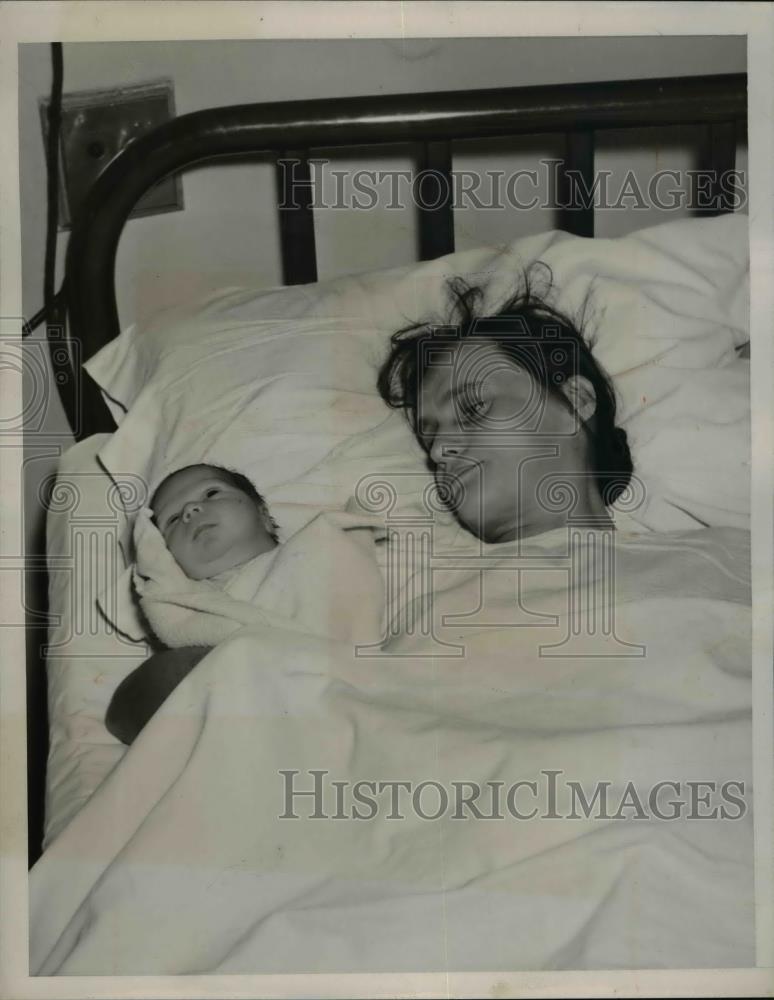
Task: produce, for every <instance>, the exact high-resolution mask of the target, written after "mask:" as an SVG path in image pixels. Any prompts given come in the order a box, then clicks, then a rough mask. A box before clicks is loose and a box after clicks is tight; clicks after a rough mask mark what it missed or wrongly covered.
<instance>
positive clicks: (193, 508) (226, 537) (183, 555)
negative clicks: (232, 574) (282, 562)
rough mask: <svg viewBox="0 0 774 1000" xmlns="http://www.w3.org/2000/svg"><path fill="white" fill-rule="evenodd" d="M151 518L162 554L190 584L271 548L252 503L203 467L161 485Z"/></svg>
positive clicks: (264, 521)
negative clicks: (170, 557)
mask: <svg viewBox="0 0 774 1000" xmlns="http://www.w3.org/2000/svg"><path fill="white" fill-rule="evenodd" d="M153 514H154V519H155V521H156V525H157V526H158V529H159V531H160V532H161V534H162V535H163V536H164V541H165V542H166V543H167V548H168V549H169V551H170V552H171V553H172V555H173V556H174V557H175V559H176V560H177V562H178V565H179V566H180V568H181V569H182V570H183V572H184V573H185V574H186V576H189V577H190V578H191V579H192V580H204V579H207V578H208V577H212V576H216V575H217V574H218V573H222V572H224V570H227V569H233V568H234V567H235V566H241V565H242V563H245V562H248V561H249V560H250V559H253V558H255V556H259V555H261V554H262V553H263V552H268V551H269V550H270V549H273V548H274V546H275V545H276V544H277V543H276V542H275V541H274V539H273V538H272V537H271V534H270V528H269V525H268V524H267V518H266V517H265V516H264V515H263V514H262V513H261V511H260V510H259V509H258V505H257V504H256V502H255V500H254V499H253V498H252V497H250V496H248V494H246V493H243V492H242V491H241V490H239V489H237V488H236V487H235V486H233V485H232V484H231V483H230V482H229V480H228V479H227V478H226V477H225V476H224V475H223V474H222V473H220V472H218V470H216V469H212V468H209V467H208V466H206V465H197V466H194V467H192V468H190V469H183V470H182V471H181V472H177V473H175V474H173V475H172V476H170V477H169V478H168V479H166V480H165V481H164V482H163V483H162V485H161V486H160V487H159V489H158V491H157V493H156V495H155V497H154V498H153Z"/></svg>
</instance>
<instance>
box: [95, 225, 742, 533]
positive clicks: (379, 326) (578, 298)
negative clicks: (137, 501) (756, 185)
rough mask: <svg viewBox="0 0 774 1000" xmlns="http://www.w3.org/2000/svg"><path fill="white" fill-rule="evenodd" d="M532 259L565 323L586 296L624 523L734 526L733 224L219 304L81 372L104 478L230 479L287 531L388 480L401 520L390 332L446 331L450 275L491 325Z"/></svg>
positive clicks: (136, 337)
mask: <svg viewBox="0 0 774 1000" xmlns="http://www.w3.org/2000/svg"><path fill="white" fill-rule="evenodd" d="M536 260H541V261H543V262H545V263H547V264H548V265H549V266H550V267H551V269H552V271H553V276H554V292H553V295H552V301H553V302H554V304H556V305H557V306H558V307H559V308H560V309H563V310H564V311H566V312H569V313H570V314H577V313H578V312H579V310H580V309H581V307H582V306H583V303H584V300H585V299H586V297H587V295H588V294H589V292H590V293H591V294H590V299H589V308H588V309H587V311H586V319H587V322H586V329H587V332H589V333H591V334H592V336H593V338H594V342H595V346H594V353H595V356H596V357H597V359H598V360H599V361H600V363H601V364H602V365H603V366H604V367H605V368H606V370H607V371H608V372H609V373H610V374H611V375H612V376H613V380H614V383H615V386H616V389H617V391H618V394H619V397H620V401H621V409H620V423H621V424H622V426H623V427H624V428H625V429H626V430H627V432H628V433H629V436H630V442H631V444H632V450H633V455H634V461H635V470H636V473H637V475H638V477H639V479H640V480H641V481H642V482H643V483H644V485H645V490H646V495H645V501H644V504H643V505H642V506H641V507H640V508H639V510H633V511H632V514H633V516H634V517H635V518H639V519H640V520H641V521H642V523H644V524H646V525H647V526H648V527H650V528H654V529H663V530H670V529H673V528H684V527H690V526H695V527H698V526H700V525H701V524H703V523H710V524H726V525H727V524H731V525H735V526H740V525H741V526H744V525H746V524H747V523H748V517H749V515H748V509H749V452H750V443H749V392H748V387H747V381H746V375H745V373H746V369H743V368H742V367H740V364H739V363H735V362H737V356H736V350H735V349H736V348H738V347H739V346H741V345H742V344H744V343H745V342H746V341H747V339H748V313H747V273H748V237H747V218H746V216H742V215H725V216H720V217H717V218H714V219H691V220H680V221H676V222H672V223H667V224H665V225H661V226H658V227H655V228H652V229H647V230H642V231H640V232H637V233H634V234H632V235H629V236H626V237H623V238H619V239H595V240H587V239H582V238H580V237H573V236H570V235H568V234H566V233H559V232H549V233H544V234H541V235H539V236H532V237H528V238H526V239H522V240H517V241H515V242H513V243H512V244H510V245H508V246H506V247H501V248H483V249H480V250H472V251H467V252H464V253H458V254H452V255H450V256H447V257H444V258H441V259H439V260H436V261H431V262H426V263H420V264H413V265H410V266H407V267H401V268H395V269H391V270H388V271H378V272H371V273H367V274H363V275H359V276H348V277H345V278H340V279H336V280H334V281H328V282H323V283H319V284H316V285H306V286H296V287H290V288H282V289H271V290H269V291H265V290H264V291H255V290H251V289H227V290H225V291H224V292H221V293H219V294H217V295H214V296H211V297H209V298H208V299H207V300H205V301H204V302H200V303H196V304H195V305H189V306H185V307H182V308H179V309H176V310H173V311H170V312H168V313H166V314H164V315H162V316H161V317H159V318H158V319H157V320H155V321H154V322H153V323H151V324H150V325H149V326H148V327H146V328H145V329H143V330H138V329H136V328H130V329H128V330H126V331H125V332H124V333H123V334H122V335H121V336H120V337H119V338H117V339H116V340H115V341H114V342H112V343H111V344H109V345H107V346H106V347H105V348H104V349H103V350H102V351H100V352H99V353H98V354H97V355H96V356H95V357H94V358H93V359H91V360H90V361H89V362H88V363H87V365H86V367H87V369H88V371H89V373H90V374H91V376H92V377H93V378H94V379H95V380H96V381H97V382H98V384H99V385H100V386H101V387H102V389H103V391H104V392H105V394H106V396H107V397H109V404H110V405H111V408H112V410H113V412H114V414H115V415H116V418H117V419H118V420H119V421H120V425H119V429H118V431H117V432H116V433H115V434H114V435H113V436H112V437H111V438H110V440H109V441H108V442H107V443H106V444H105V445H104V446H103V447H102V449H101V450H100V453H99V458H100V461H101V462H102V463H103V464H104V466H105V467H106V468H107V469H108V470H109V472H110V473H111V475H112V476H113V477H114V478H115V479H116V480H120V479H121V478H122V477H124V476H125V475H130V476H132V477H136V476H141V477H143V478H145V479H146V480H147V481H148V485H149V488H150V489H151V490H152V489H153V488H154V487H155V486H156V485H157V484H158V483H159V482H160V481H161V479H163V478H164V476H165V475H166V474H168V473H169V472H170V471H172V470H173V469H175V468H177V467H180V466H182V465H186V464H189V463H196V462H203V461H208V462H213V463H217V464H223V465H228V466H231V467H233V468H236V469H238V470H240V471H242V472H244V473H245V474H247V475H248V476H250V477H251V478H252V479H253V480H254V481H255V483H256V485H257V487H258V489H259V490H261V491H262V492H264V493H265V495H266V497H267V499H268V500H269V502H270V504H272V506H273V507H274V508H275V513H276V515H277V517H278V519H279V520H280V524H281V526H282V527H284V528H285V529H286V530H287V531H288V532H289V531H292V530H295V529H296V528H298V527H299V526H300V524H301V523H303V522H304V521H306V520H308V519H309V517H310V516H312V515H313V513H314V512H316V511H317V510H319V509H321V508H324V507H338V506H341V505H343V504H344V503H345V502H346V500H347V498H348V497H349V496H350V495H351V494H352V493H353V492H354V490H355V487H356V484H357V483H358V482H359V481H361V480H363V478H364V477H371V478H373V477H374V476H375V475H376V476H378V475H379V474H385V475H387V476H390V477H392V478H391V482H392V483H393V484H394V485H395V486H396V488H397V493H398V501H397V502H398V504H399V505H400V504H402V503H404V502H406V503H415V502H417V499H418V498H419V497H420V496H421V492H422V490H421V487H420V486H419V485H418V484H417V482H416V477H417V476H425V477H426V476H427V473H426V469H425V466H424V459H423V456H422V454H421V452H420V450H419V448H418V447H417V446H416V444H415V443H414V442H413V439H412V437H411V435H410V433H409V431H408V429H407V427H406V426H405V423H404V421H403V418H402V415H401V414H399V413H392V414H390V413H389V411H387V410H386V409H385V407H384V405H383V403H382V402H381V400H380V398H379V396H378V394H377V392H376V387H375V380H376V373H377V370H378V366H379V363H380V362H381V361H382V360H383V358H384V357H385V355H386V352H387V346H388V340H389V335H390V333H392V332H393V331H394V330H396V329H398V328H399V327H401V326H403V325H406V324H407V323H408V322H411V321H416V320H423V319H427V318H429V317H430V316H432V315H433V314H438V313H439V312H440V314H441V315H445V314H446V311H447V305H448V300H447V298H446V292H445V279H446V278H448V277H452V276H455V275H462V276H465V277H467V278H468V279H470V280H472V281H475V282H478V283H484V282H486V283H487V284H488V294H487V296H486V303H485V305H486V306H487V307H489V308H491V307H493V306H495V305H497V304H498V303H499V302H500V301H502V300H503V299H504V298H505V297H506V296H507V295H508V294H509V293H511V292H512V291H513V290H514V289H515V287H516V285H517V284H518V282H519V279H520V276H521V274H522V272H523V269H524V268H525V267H527V266H528V265H529V264H530V263H532V262H533V261H536ZM707 372H714V375H713V376H712V377H711V378H710V377H709V376H707V375H705V376H703V377H698V373H707ZM719 400H720V401H722V403H721V404H720V405H722V407H723V408H724V409H723V415H720V414H719V403H718V401H719ZM409 479H411V480H412V482H411V484H410V485H409ZM425 482H426V480H425ZM278 505H281V507H278Z"/></svg>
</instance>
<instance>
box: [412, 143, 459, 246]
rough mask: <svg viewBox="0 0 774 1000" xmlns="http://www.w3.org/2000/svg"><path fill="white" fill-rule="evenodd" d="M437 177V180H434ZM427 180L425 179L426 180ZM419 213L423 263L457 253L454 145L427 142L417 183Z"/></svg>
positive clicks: (423, 147)
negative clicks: (455, 236) (453, 181)
mask: <svg viewBox="0 0 774 1000" xmlns="http://www.w3.org/2000/svg"><path fill="white" fill-rule="evenodd" d="M431 174H434V175H435V177H432V179H431V176H430V175H431ZM423 178H425V179H423ZM415 180H416V181H417V182H418V184H417V189H415V200H416V202H417V208H418V211H419V259H420V260H435V258H436V257H443V256H444V254H447V253H454V215H453V212H452V206H453V201H454V191H453V188H452V154H451V143H450V142H446V141H444V142H425V143H423V144H422V153H421V156H420V162H419V173H418V175H417V177H416V179H415Z"/></svg>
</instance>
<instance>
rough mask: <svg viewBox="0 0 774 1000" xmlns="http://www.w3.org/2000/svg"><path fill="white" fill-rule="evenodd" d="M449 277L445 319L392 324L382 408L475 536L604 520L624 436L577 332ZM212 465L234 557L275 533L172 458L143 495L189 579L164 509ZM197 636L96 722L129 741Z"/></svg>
mask: <svg viewBox="0 0 774 1000" xmlns="http://www.w3.org/2000/svg"><path fill="white" fill-rule="evenodd" d="M450 289H451V292H452V294H453V297H454V307H455V308H454V311H453V315H452V317H451V318H450V321H449V322H448V323H447V324H445V325H444V326H441V327H436V328H434V327H433V326H432V325H429V324H417V325H415V326H411V327H408V328H406V329H403V330H400V331H398V332H397V333H396V334H394V336H393V338H392V350H391V352H390V354H389V357H388V358H387V360H386V361H385V363H384V365H383V366H382V369H381V371H380V374H379V379H378V387H379V391H380V393H381V395H382V398H383V399H384V400H385V402H386V403H387V404H388V405H389V406H391V407H405V409H406V411H407V413H408V415H409V419H410V421H411V424H412V427H413V429H414V432H415V434H416V436H417V438H418V440H419V442H420V444H421V445H422V447H423V448H424V449H425V451H426V453H427V455H428V460H429V463H430V465H431V467H432V469H433V471H434V474H435V476H436V480H437V481H438V483H439V486H440V487H441V489H442V490H444V491H446V493H447V495H448V497H449V505H450V507H451V508H452V509H453V511H454V513H455V514H456V516H457V518H458V519H459V521H460V522H461V523H462V525H463V526H464V527H465V528H467V529H468V530H469V531H470V532H471V533H472V534H473V535H475V536H477V537H478V538H480V539H482V540H483V541H485V542H488V543H497V542H507V541H511V540H513V539H515V538H522V537H527V536H530V535H537V534H541V533H543V532H547V531H551V530H553V529H555V528H558V527H563V526H564V525H565V524H566V523H567V521H568V519H569V518H572V519H573V520H576V521H577V520H582V521H583V524H584V526H585V527H587V528H588V527H591V526H598V527H600V528H610V527H612V522H611V519H610V516H609V514H608V513H607V509H606V508H607V505H608V504H610V503H612V502H613V500H615V499H616V497H617V496H619V494H620V493H621V491H622V490H623V489H624V488H625V487H626V485H627V483H628V482H629V478H630V476H631V472H632V462H631V456H630V454H629V448H628V446H627V443H626V434H625V432H624V431H622V430H621V429H620V428H617V427H616V426H615V413H616V402H615V396H614V393H613V389H612V386H611V384H610V382H609V380H608V378H607V376H606V375H605V374H604V373H603V371H602V370H601V368H600V367H599V365H598V364H597V362H596V361H595V359H594V357H593V355H592V353H591V350H590V347H589V346H588V344H587V343H586V341H585V340H584V338H583V336H582V334H581V332H580V331H579V330H578V329H577V328H576V326H575V325H574V324H573V323H572V322H571V321H570V320H569V319H568V318H566V317H565V316H562V315H561V314H560V313H558V312H556V311H555V310H553V309H552V308H550V307H549V306H548V305H546V303H545V302H543V301H542V300H541V299H540V298H538V297H537V296H535V295H533V293H532V291H531V288H530V285H529V280H528V279H525V283H524V290H523V291H522V292H520V293H519V294H517V295H515V296H514V297H513V298H511V299H509V300H508V302H506V303H505V304H504V305H503V306H502V308H501V309H500V310H498V312H497V313H496V314H494V315H491V316H485V317H478V316H477V315H476V306H477V303H478V302H479V300H480V299H481V297H482V295H483V292H482V290H481V289H479V288H476V287H471V286H468V285H467V284H465V283H464V282H462V281H461V280H457V281H454V282H452V283H451V285H450ZM203 476H204V478H202V477H203ZM213 476H215V477H216V478H217V477H218V476H219V477H220V479H221V480H223V482H222V483H220V485H221V486H222V488H223V489H224V490H226V491H228V492H229V493H230V494H234V495H235V497H236V500H242V501H243V502H244V505H245V509H247V510H253V517H252V519H251V520H250V519H248V521H247V522H246V524H245V528H244V531H243V533H242V535H240V536H239V538H240V539H241V541H240V543H239V545H238V546H237V548H238V549H240V554H238V558H237V561H238V562H239V561H240V559H241V561H244V559H245V558H247V557H248V556H250V555H255V554H256V553H257V554H260V553H261V552H263V551H264V550H265V548H266V547H268V548H271V546H272V545H274V544H276V532H275V533H273V534H271V535H267V534H266V531H265V530H264V528H263V520H265V518H266V517H267V516H268V513H267V511H266V510H265V505H264V504H263V501H262V499H261V498H260V497H258V496H257V494H256V495H255V496H252V495H251V494H250V489H249V488H246V487H244V484H242V489H241V491H240V489H239V488H238V487H239V485H240V484H239V483H236V484H235V483H234V482H231V481H230V478H229V477H233V473H226V472H225V470H213V469H212V468H210V467H208V466H193V467H190V468H187V469H183V470H179V471H178V472H177V473H175V474H174V475H173V476H170V477H168V479H167V480H166V481H165V482H164V483H163V484H162V486H161V487H159V489H158V490H157V491H156V494H155V496H154V501H153V503H152V506H153V508H154V512H155V514H156V515H157V517H158V518H159V526H160V528H161V530H162V532H163V533H164V538H165V540H166V543H167V546H168V547H169V549H170V551H171V553H172V555H173V556H174V557H175V559H176V560H177V563H178V564H179V565H180V566H181V568H182V570H183V571H184V572H185V573H186V574H187V575H188V576H189V577H191V578H192V579H194V580H196V579H200V578H201V577H202V575H204V576H207V575H208V574H207V573H205V572H203V571H200V570H199V567H198V566H194V567H193V568H192V567H191V566H189V565H188V563H187V562H186V559H185V558H183V555H184V553H182V552H181V551H180V546H181V544H182V543H181V541H180V540H179V539H177V540H176V536H175V535H174V532H175V531H177V530H178V526H177V525H176V526H175V527H172V526H171V525H170V524H168V521H169V518H170V516H171V515H170V511H171V512H172V515H174V516H177V517H178V520H179V521H180V522H181V523H182V520H183V519H191V518H194V519H195V518H196V517H197V516H198V514H197V513H191V512H192V511H193V510H194V509H195V510H196V511H198V510H199V507H200V506H201V504H206V503H208V502H210V501H209V500H207V499H205V498H204V497H203V496H202V497H200V496H199V492H196V491H197V490H198V491H201V489H202V488H203V486H202V484H203V485H204V487H206V486H209V485H212V484H211V483H210V480H211V479H213ZM224 476H225V479H224ZM208 477H209V478H208ZM189 480H190V482H189ZM200 480H201V482H200ZM213 481H214V480H213ZM557 488H560V489H563V490H570V491H571V495H572V497H573V503H572V504H571V505H569V506H568V505H566V504H564V505H562V507H561V509H557V506H556V504H552V503H550V502H548V500H549V498H550V496H551V495H552V494H555V492H556V489H557ZM192 490H193V491H194V492H193V493H191V491H192ZM194 493H195V495H194ZM253 493H254V489H253ZM189 494H191V495H190V496H189ZM213 502H214V501H213ZM220 506H223V504H222V503H221V504H220ZM178 508H180V509H178ZM239 509H240V510H241V509H242V508H241V507H240V508H239ZM205 520H206V518H205ZM240 524H241V522H240ZM180 530H181V531H182V528H181V529H180ZM256 532H257V535H256V537H257V542H255V540H254V539H253V534H255V533H256ZM243 536H244V537H243ZM199 544H202V542H201V540H200V541H199ZM251 545H252V546H253V548H255V546H256V545H257V546H258V547H257V548H256V549H255V552H253V548H250V546H251ZM240 547H241V548H240ZM232 548H233V546H232ZM248 549H249V551H248ZM242 550H244V551H242ZM229 551H231V550H229ZM221 561H222V560H221ZM232 562H233V560H232ZM229 565H230V564H229ZM216 568H217V567H216ZM219 568H220V569H222V568H223V567H222V566H220V564H219ZM209 575H210V576H211V575H212V574H209ZM209 648H210V647H208V646H205V645H185V646H180V647H178V648H174V649H169V650H166V651H162V652H160V653H156V654H154V656H152V657H151V658H150V659H149V660H147V661H146V662H145V663H143V664H142V665H141V666H140V667H138V668H137V670H135V671H133V673H131V674H130V675H129V676H128V677H127V678H126V679H125V680H124V681H123V683H122V684H121V685H120V687H119V688H118V690H117V691H116V694H115V696H114V698H113V700H112V702H111V705H110V708H109V710H108V716H107V720H106V722H107V726H108V728H109V729H110V731H111V732H112V733H113V734H114V735H115V736H116V737H117V738H118V739H119V740H121V741H122V742H124V743H131V742H133V740H134V739H135V737H136V736H137V734H138V733H139V732H140V730H141V729H142V728H143V726H144V725H145V724H146V722H147V721H148V719H150V717H151V716H152V715H153V714H154V713H155V712H156V710H157V709H158V707H159V706H160V705H161V704H162V702H163V701H164V700H165V699H166V698H167V697H168V695H169V694H170V693H171V691H172V690H174V688H175V687H176V686H177V685H178V684H179V683H180V681H181V680H182V679H183V678H184V677H185V676H186V675H187V674H188V673H189V672H190V671H191V670H192V669H193V668H194V667H195V666H196V664H197V663H198V662H199V661H200V660H201V659H202V658H203V656H205V655H206V653H207V652H209Z"/></svg>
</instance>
